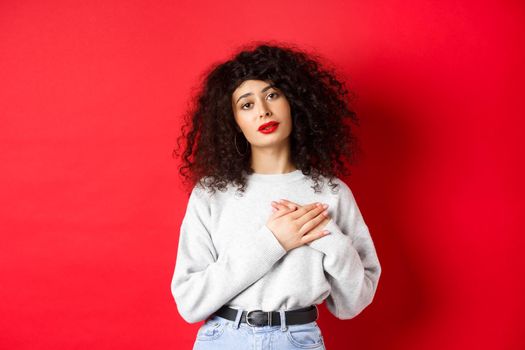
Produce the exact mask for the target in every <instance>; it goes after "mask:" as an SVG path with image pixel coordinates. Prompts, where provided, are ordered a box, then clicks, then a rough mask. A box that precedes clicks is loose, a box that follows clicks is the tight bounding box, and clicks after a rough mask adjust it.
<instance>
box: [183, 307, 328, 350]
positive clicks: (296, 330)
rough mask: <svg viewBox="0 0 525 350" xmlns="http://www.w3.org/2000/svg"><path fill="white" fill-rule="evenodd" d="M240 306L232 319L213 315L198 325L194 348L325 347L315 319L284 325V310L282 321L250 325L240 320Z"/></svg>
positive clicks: (266, 349)
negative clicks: (308, 321)
mask: <svg viewBox="0 0 525 350" xmlns="http://www.w3.org/2000/svg"><path fill="white" fill-rule="evenodd" d="M242 311H243V310H238V311H237V317H236V320H235V321H231V320H228V319H226V318H222V317H220V316H217V315H215V316H212V317H211V318H209V319H208V320H206V322H205V323H204V324H203V325H202V326H201V327H200V328H199V331H198V332H197V339H196V340H195V344H194V345H193V350H221V349H226V350H288V349H318V350H326V348H325V346H324V340H323V336H322V334H321V329H320V328H319V326H318V325H317V322H316V321H313V322H310V323H305V324H298V325H287V324H286V319H285V313H284V310H282V311H280V317H281V325H278V326H261V327H252V326H250V325H248V324H247V323H240V319H241V314H242Z"/></svg>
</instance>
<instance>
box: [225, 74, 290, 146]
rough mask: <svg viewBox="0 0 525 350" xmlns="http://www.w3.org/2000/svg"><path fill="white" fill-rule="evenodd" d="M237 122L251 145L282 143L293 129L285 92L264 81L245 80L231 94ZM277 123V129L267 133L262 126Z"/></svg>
mask: <svg viewBox="0 0 525 350" xmlns="http://www.w3.org/2000/svg"><path fill="white" fill-rule="evenodd" d="M232 108H233V115H234V118H235V122H236V123H237V125H238V126H239V128H240V129H241V130H242V132H243V134H244V136H245V137H246V139H247V140H248V142H249V143H250V144H251V145H252V147H267V146H275V145H280V144H281V143H282V142H283V141H286V142H287V141H288V137H289V136H290V133H291V132H292V117H291V115H290V104H289V103H288V100H287V99H286V97H285V96H284V94H283V93H282V92H281V91H280V90H278V89H277V88H275V87H272V86H271V84H270V83H268V82H266V81H263V80H245V81H244V82H243V83H242V84H241V85H239V87H238V88H237V89H236V90H235V91H234V92H233V94H232ZM268 122H277V123H278V125H277V128H276V129H275V130H274V131H273V132H270V133H264V132H261V131H260V130H259V127H260V126H261V125H263V124H266V123H268Z"/></svg>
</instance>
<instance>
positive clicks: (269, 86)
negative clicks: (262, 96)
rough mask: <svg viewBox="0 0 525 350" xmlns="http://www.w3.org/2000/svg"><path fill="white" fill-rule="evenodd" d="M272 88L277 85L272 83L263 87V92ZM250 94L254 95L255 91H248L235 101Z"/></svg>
mask: <svg viewBox="0 0 525 350" xmlns="http://www.w3.org/2000/svg"><path fill="white" fill-rule="evenodd" d="M270 88H275V85H274V84H270V85H268V86H266V87H265V88H264V89H262V90H261V92H265V91H266V90H268V89H270ZM250 95H253V93H251V92H248V93H247V94H244V95H241V96H239V98H238V99H237V101H236V102H235V103H237V102H239V100H240V99H241V98H244V97H247V96H250Z"/></svg>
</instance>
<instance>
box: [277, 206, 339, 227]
mask: <svg viewBox="0 0 525 350" xmlns="http://www.w3.org/2000/svg"><path fill="white" fill-rule="evenodd" d="M320 204H321V203H319V205H320ZM301 207H302V206H301V205H299V204H297V203H294V202H292V201H289V200H287V199H281V200H279V201H272V211H273V212H275V211H277V210H281V209H288V208H290V209H299V208H301ZM330 220H331V217H330V216H329V215H328V216H327V217H326V218H325V219H324V220H323V221H321V222H320V223H319V225H317V226H316V227H314V228H313V229H312V230H310V231H309V232H311V233H314V234H315V233H317V232H319V231H321V230H323V228H324V227H325V226H326V224H328V222H329V221H330Z"/></svg>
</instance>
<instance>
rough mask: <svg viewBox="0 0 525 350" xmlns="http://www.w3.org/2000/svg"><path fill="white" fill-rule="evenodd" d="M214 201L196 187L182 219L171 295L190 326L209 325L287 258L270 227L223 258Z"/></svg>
mask: <svg viewBox="0 0 525 350" xmlns="http://www.w3.org/2000/svg"><path fill="white" fill-rule="evenodd" d="M209 200H210V198H209V196H208V195H207V194H206V192H205V190H204V189H202V188H200V187H197V185H196V186H195V187H194V188H193V190H192V193H191V195H190V198H189V201H188V205H187V208H186V213H185V215H184V218H183V219H182V224H181V228H180V236H179V243H178V252H177V259H176V263H175V269H174V273H173V278H172V281H171V293H172V295H173V298H174V300H175V303H176V305H177V309H178V311H179V313H180V315H181V316H182V318H183V319H184V320H185V321H186V322H188V323H196V322H199V321H202V320H205V319H206V318H207V317H208V316H210V315H211V314H212V313H214V312H215V311H217V310H218V309H219V308H220V307H221V306H223V305H224V304H225V303H226V302H228V301H229V300H231V299H232V298H233V297H234V296H236V295H237V294H239V293H240V292H242V291H243V290H244V289H246V288H247V287H248V286H250V285H251V284H253V283H254V282H256V281H257V280H259V279H260V278H261V277H263V276H264V275H265V274H266V273H267V272H268V271H269V270H270V269H271V268H272V266H273V265H274V264H275V263H276V262H277V261H278V260H279V259H280V258H281V257H283V256H284V255H285V254H286V250H285V249H284V248H283V246H282V245H281V244H280V243H279V241H278V240H277V238H276V237H275V236H274V234H273V233H272V231H270V229H268V227H267V226H266V225H263V226H262V227H260V228H259V230H258V232H257V237H258V239H257V240H256V241H255V240H253V238H252V239H250V238H249V237H250V236H251V235H244V236H242V235H241V237H239V238H238V239H235V240H234V241H232V242H230V243H229V245H228V248H227V249H226V250H225V251H224V252H223V253H222V254H220V255H219V254H218V253H217V251H216V249H215V246H214V244H213V240H212V236H211V233H212V232H213V227H212V220H211V209H210V202H209Z"/></svg>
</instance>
